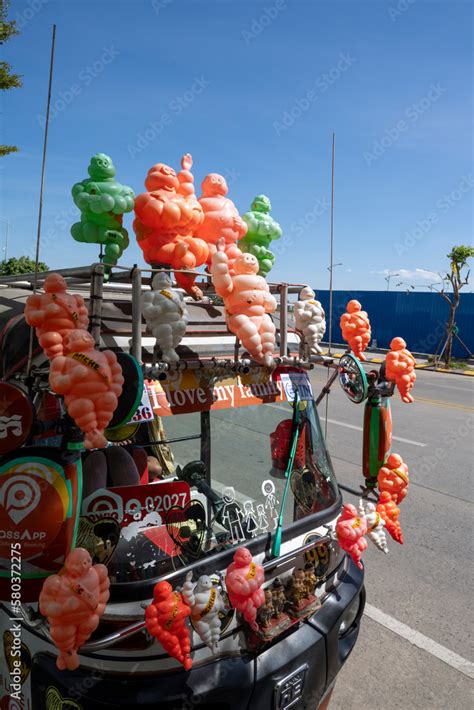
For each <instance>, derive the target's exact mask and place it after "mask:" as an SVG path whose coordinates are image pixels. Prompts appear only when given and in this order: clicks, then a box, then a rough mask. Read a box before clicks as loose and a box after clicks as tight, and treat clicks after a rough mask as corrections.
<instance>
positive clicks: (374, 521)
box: [359, 500, 388, 554]
mask: <svg viewBox="0 0 474 710" xmlns="http://www.w3.org/2000/svg"><path fill="white" fill-rule="evenodd" d="M359 514H360V516H361V517H365V519H366V521H367V533H366V535H367V537H368V538H369V539H370V540H372V542H373V543H374V545H375V546H376V547H378V548H379V550H382V552H385V554H387V553H388V546H387V536H386V535H385V530H384V527H385V520H384V519H383V518H382V517H381V515H380V514H379V513H377V510H376V508H375V504H374V503H367V508H366V509H365V510H364V505H363V503H362V500H359Z"/></svg>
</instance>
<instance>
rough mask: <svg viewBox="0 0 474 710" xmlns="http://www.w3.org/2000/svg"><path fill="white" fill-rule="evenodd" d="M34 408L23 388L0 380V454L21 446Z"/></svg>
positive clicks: (29, 426)
mask: <svg viewBox="0 0 474 710" xmlns="http://www.w3.org/2000/svg"><path fill="white" fill-rule="evenodd" d="M34 416H35V410H34V408H33V405H32V403H31V400H30V398H29V397H28V395H27V394H25V392H23V390H21V389H20V388H19V387H16V386H15V385H10V384H9V383H7V382H0V455H2V456H3V455H5V454H8V453H10V452H11V451H15V449H19V448H20V446H23V444H24V443H25V441H27V439H28V438H29V436H30V434H31V427H32V425H33V420H34Z"/></svg>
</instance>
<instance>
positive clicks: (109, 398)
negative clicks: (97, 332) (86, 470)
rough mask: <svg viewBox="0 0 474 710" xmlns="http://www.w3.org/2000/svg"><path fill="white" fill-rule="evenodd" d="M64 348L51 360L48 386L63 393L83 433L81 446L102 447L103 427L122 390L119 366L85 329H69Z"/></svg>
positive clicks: (70, 413) (105, 426)
mask: <svg viewBox="0 0 474 710" xmlns="http://www.w3.org/2000/svg"><path fill="white" fill-rule="evenodd" d="M64 348H65V354H64V355H58V356H57V357H55V358H54V360H52V361H51V367H50V372H49V382H50V385H51V389H52V390H53V392H55V393H56V394H61V395H64V402H65V404H66V408H67V411H68V414H69V416H71V417H72V418H73V419H74V421H75V422H76V424H77V426H78V427H79V429H81V430H82V431H83V432H84V434H85V441H84V446H85V448H86V449H92V448H98V449H99V448H104V447H105V446H107V439H106V438H105V436H104V429H106V428H107V425H108V423H109V422H110V420H111V419H112V416H113V413H114V411H115V409H116V408H117V405H118V397H119V396H120V395H121V393H122V387H123V384H124V378H123V375H122V368H121V366H120V365H119V363H118V362H117V357H116V355H115V353H114V352H112V350H101V351H99V350H96V349H95V343H94V339H93V337H92V335H91V334H90V333H88V332H87V330H73V331H71V333H70V334H69V335H68V337H67V338H66V339H65V341H64Z"/></svg>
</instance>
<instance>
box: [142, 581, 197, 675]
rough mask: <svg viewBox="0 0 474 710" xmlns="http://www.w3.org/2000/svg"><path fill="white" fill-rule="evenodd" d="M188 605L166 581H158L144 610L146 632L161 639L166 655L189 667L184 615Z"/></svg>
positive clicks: (186, 628)
mask: <svg viewBox="0 0 474 710" xmlns="http://www.w3.org/2000/svg"><path fill="white" fill-rule="evenodd" d="M190 614H191V608H190V607H189V606H188V605H187V604H186V602H185V601H184V599H183V596H182V595H181V594H180V592H174V591H173V588H172V586H171V584H169V582H158V584H156V585H155V589H154V591H153V601H152V603H151V604H150V606H148V607H147V609H146V612H145V621H146V628H147V630H148V632H149V633H150V634H151V635H152V636H154V637H155V638H156V639H158V641H159V642H160V643H161V645H162V646H163V648H164V649H165V651H166V652H167V653H169V655H170V656H172V657H173V658H176V660H177V661H179V662H180V663H181V664H182V665H183V666H184V668H185V670H187V671H189V669H190V668H191V666H192V665H193V662H192V660H191V656H190V653H191V641H190V636H189V629H188V627H187V625H186V618H187V617H188V616H189V615H190Z"/></svg>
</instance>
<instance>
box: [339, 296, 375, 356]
mask: <svg viewBox="0 0 474 710" xmlns="http://www.w3.org/2000/svg"><path fill="white" fill-rule="evenodd" d="M346 308H347V313H343V314H342V316H341V321H340V326H341V331H342V337H343V338H344V340H345V341H346V343H348V344H349V347H350V348H351V350H352V352H353V353H354V355H355V356H356V357H357V358H359V360H365V355H364V350H365V349H366V347H367V346H368V344H369V343H370V336H371V329H370V322H369V317H368V315H367V313H366V312H365V311H363V310H362V306H361V305H360V303H359V301H356V300H352V301H349V303H348V304H347V306H346Z"/></svg>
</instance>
